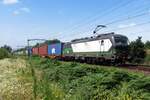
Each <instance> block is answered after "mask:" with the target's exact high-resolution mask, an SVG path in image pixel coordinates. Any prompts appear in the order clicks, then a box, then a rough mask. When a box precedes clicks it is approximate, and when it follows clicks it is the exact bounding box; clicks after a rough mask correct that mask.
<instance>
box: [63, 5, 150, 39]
mask: <svg viewBox="0 0 150 100" xmlns="http://www.w3.org/2000/svg"><path fill="white" fill-rule="evenodd" d="M148 8H150V7H146V8H144V9H140V10H141V11H144V10H145V9H148ZM148 14H149V13H148V12H144V13H141V14H137V15H134V16H127V17H125V18H123V19H118V20H114V21H111V22H109V23H107V24H105V25H111V24H114V23H118V22H121V21H126V20H130V19H134V18H138V17H142V16H145V15H148ZM75 34H76V33H75ZM69 35H74V33H73V34H69ZM69 35H68V36H69ZM65 36H66V35H65Z"/></svg>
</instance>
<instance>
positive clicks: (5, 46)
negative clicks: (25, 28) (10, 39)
mask: <svg viewBox="0 0 150 100" xmlns="http://www.w3.org/2000/svg"><path fill="white" fill-rule="evenodd" d="M1 48H4V49H6V50H7V51H8V52H9V53H11V52H12V48H11V47H10V46H8V45H4V46H3V47H1Z"/></svg>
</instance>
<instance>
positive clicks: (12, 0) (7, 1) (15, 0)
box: [2, 0, 19, 5]
mask: <svg viewBox="0 0 150 100" xmlns="http://www.w3.org/2000/svg"><path fill="white" fill-rule="evenodd" d="M18 2H19V0H3V1H2V3H3V4H4V5H12V4H16V3H18Z"/></svg>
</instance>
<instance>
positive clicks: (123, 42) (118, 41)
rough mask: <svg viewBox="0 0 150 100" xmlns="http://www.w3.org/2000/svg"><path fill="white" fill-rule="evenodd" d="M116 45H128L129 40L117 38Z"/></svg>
mask: <svg viewBox="0 0 150 100" xmlns="http://www.w3.org/2000/svg"><path fill="white" fill-rule="evenodd" d="M115 43H116V44H128V39H127V38H126V37H115Z"/></svg>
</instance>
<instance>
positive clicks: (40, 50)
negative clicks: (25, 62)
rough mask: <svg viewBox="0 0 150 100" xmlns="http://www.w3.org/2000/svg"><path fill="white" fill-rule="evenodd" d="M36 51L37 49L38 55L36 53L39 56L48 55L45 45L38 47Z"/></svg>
mask: <svg viewBox="0 0 150 100" xmlns="http://www.w3.org/2000/svg"><path fill="white" fill-rule="evenodd" d="M38 49H39V53H38V55H39V56H41V57H46V56H47V55H48V45H47V44H44V45H41V46H39V48H38Z"/></svg>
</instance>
